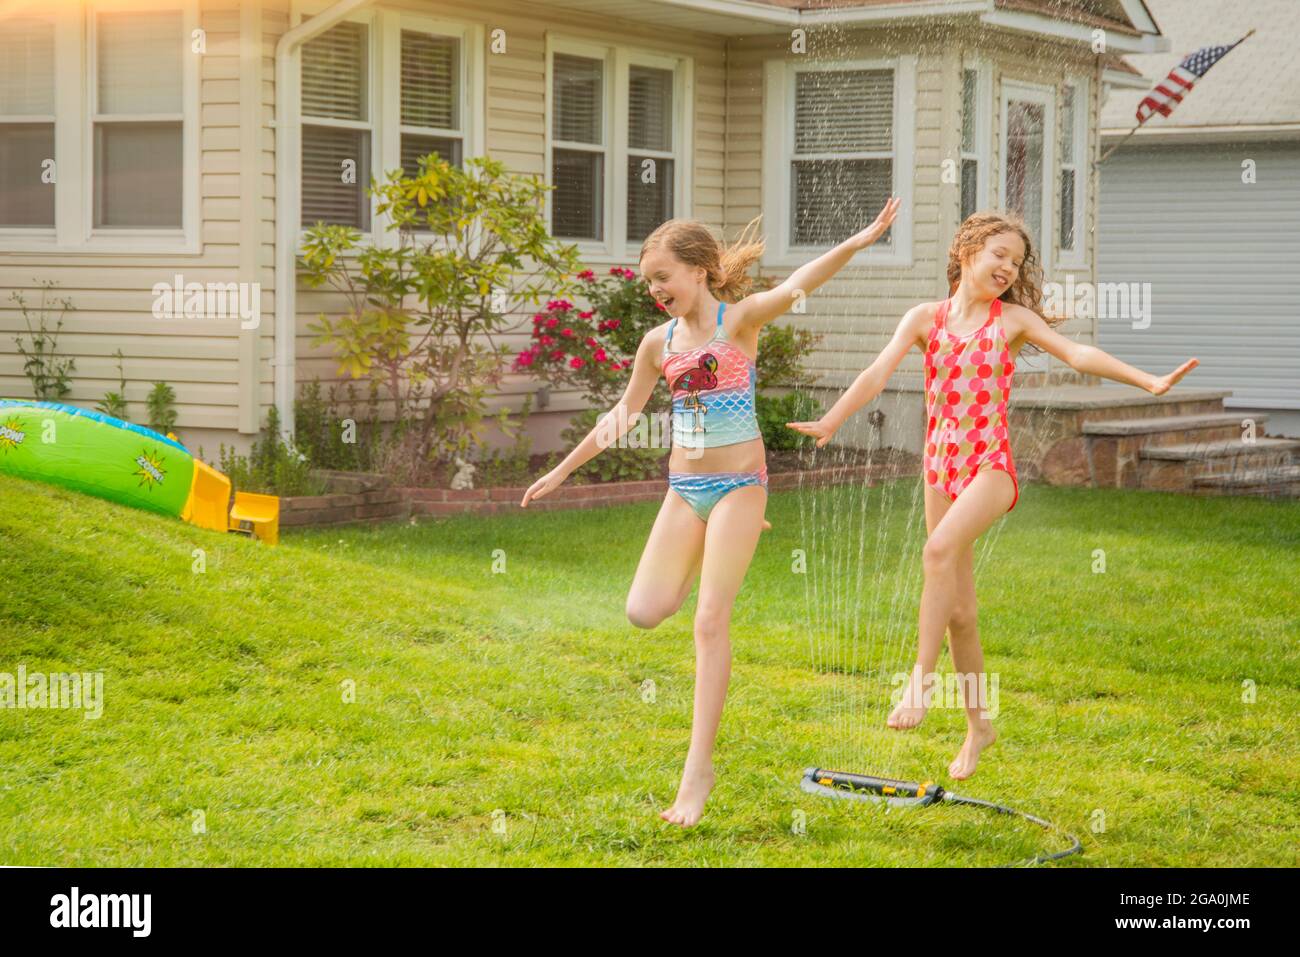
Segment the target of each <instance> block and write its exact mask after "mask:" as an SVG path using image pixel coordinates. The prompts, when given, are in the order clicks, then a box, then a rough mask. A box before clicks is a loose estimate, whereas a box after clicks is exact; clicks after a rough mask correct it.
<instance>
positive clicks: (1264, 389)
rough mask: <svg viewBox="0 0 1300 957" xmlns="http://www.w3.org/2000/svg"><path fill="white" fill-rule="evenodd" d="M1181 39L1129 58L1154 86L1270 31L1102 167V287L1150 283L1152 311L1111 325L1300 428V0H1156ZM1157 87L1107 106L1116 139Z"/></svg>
mask: <svg viewBox="0 0 1300 957" xmlns="http://www.w3.org/2000/svg"><path fill="white" fill-rule="evenodd" d="M1150 7H1151V10H1152V12H1153V13H1154V14H1155V16H1156V17H1157V18H1158V19H1159V21H1160V24H1161V26H1162V28H1164V30H1165V31H1166V34H1167V36H1168V37H1169V39H1170V49H1169V50H1168V51H1167V52H1164V53H1150V54H1139V55H1136V56H1132V57H1130V58H1129V59H1130V61H1131V62H1132V63H1133V65H1134V66H1135V67H1138V68H1139V69H1141V71H1142V72H1143V73H1145V74H1146V75H1147V76H1148V77H1149V78H1150V79H1151V81H1152V84H1154V82H1155V81H1157V80H1159V79H1160V78H1162V77H1164V76H1165V75H1166V74H1167V73H1168V72H1169V70H1170V69H1171V68H1172V67H1173V66H1174V65H1175V64H1177V63H1178V62H1179V60H1181V59H1182V57H1183V56H1185V55H1186V54H1188V53H1191V52H1193V51H1194V50H1198V49H1200V48H1202V47H1206V46H1216V45H1228V44H1231V43H1233V42H1235V41H1236V40H1238V39H1240V38H1241V37H1242V36H1244V35H1245V34H1246V33H1247V32H1249V31H1250V30H1251V29H1256V30H1257V32H1256V33H1255V34H1254V35H1253V36H1252V37H1250V38H1249V39H1248V40H1246V41H1245V43H1243V44H1242V45H1241V46H1240V47H1238V48H1237V49H1235V50H1233V51H1232V52H1230V53H1229V54H1227V56H1225V57H1224V58H1223V59H1221V60H1220V61H1219V62H1217V63H1216V64H1215V65H1214V66H1213V67H1212V68H1211V69H1210V71H1209V72H1208V73H1207V74H1206V75H1205V76H1204V77H1202V78H1201V79H1200V80H1199V81H1197V83H1196V84H1195V86H1194V87H1193V89H1192V91H1191V93H1190V94H1188V96H1187V97H1186V99H1185V100H1184V101H1183V102H1182V103H1180V104H1179V105H1178V106H1177V108H1176V109H1174V111H1173V112H1172V114H1171V115H1170V116H1168V117H1166V116H1161V115H1159V114H1157V115H1155V116H1154V117H1152V118H1151V119H1150V120H1149V121H1147V122H1146V123H1145V124H1143V125H1142V127H1141V128H1140V129H1139V130H1138V132H1137V133H1135V134H1134V135H1133V136H1132V137H1131V138H1129V139H1128V140H1126V141H1123V145H1122V146H1120V147H1119V149H1118V150H1117V151H1116V152H1115V154H1114V155H1113V156H1112V157H1110V158H1109V159H1107V160H1106V162H1105V163H1103V164H1102V166H1101V212H1102V215H1101V234H1100V242H1099V269H1100V278H1101V281H1102V282H1114V283H1132V282H1143V283H1150V284H1151V315H1150V318H1149V321H1148V320H1147V319H1143V321H1142V322H1138V323H1133V322H1125V321H1114V322H1109V321H1106V320H1102V321H1101V322H1100V323H1099V333H1100V345H1101V347H1102V348H1104V349H1106V350H1108V351H1110V352H1113V353H1115V354H1116V355H1118V356H1119V357H1121V358H1123V359H1125V360H1127V361H1129V362H1132V363H1134V364H1137V365H1152V364H1156V363H1157V360H1159V359H1161V358H1163V357H1166V356H1169V355H1195V356H1198V357H1199V358H1200V360H1201V366H1200V368H1198V369H1197V370H1196V374H1195V375H1196V383H1197V385H1199V386H1205V387H1210V388H1222V389H1231V390H1232V392H1233V394H1232V396H1231V397H1230V398H1228V399H1226V400H1225V405H1227V407H1228V408H1230V409H1232V410H1233V411H1240V413H1241V414H1242V415H1243V416H1249V415H1257V414H1258V413H1264V414H1266V415H1267V416H1268V418H1267V428H1268V432H1269V433H1270V434H1273V435H1282V436H1292V437H1300V371H1298V370H1300V67H1298V66H1297V64H1296V59H1295V51H1294V43H1293V40H1294V38H1295V37H1296V36H1297V33H1298V32H1300V4H1296V3H1294V2H1292V0H1255V2H1252V3H1233V2H1230V0H1150ZM1142 96H1143V91H1138V90H1128V89H1125V90H1118V91H1116V92H1115V94H1114V95H1112V96H1111V98H1110V99H1108V100H1107V102H1106V104H1105V106H1104V108H1103V111H1102V140H1103V145H1104V148H1109V145H1110V144H1112V143H1118V142H1120V141H1121V140H1122V139H1123V137H1124V136H1126V135H1127V134H1128V133H1129V131H1130V129H1131V128H1132V127H1133V126H1134V124H1135V123H1136V119H1135V111H1136V107H1137V105H1138V102H1139V100H1140V98H1141V97H1142Z"/></svg>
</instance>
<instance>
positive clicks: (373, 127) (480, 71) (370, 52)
mask: <svg viewBox="0 0 1300 957" xmlns="http://www.w3.org/2000/svg"><path fill="white" fill-rule="evenodd" d="M332 3H333V0H323V2H322V0H308V2H295V3H294V7H293V22H294V25H295V26H296V25H297V24H299V23H301V22H302V21H303V16H304V14H307V15H313V14H318V13H320V12H322V11H324V10H326V9H328V8H329V7H330V6H332ZM344 20H345V21H352V22H356V23H365V24H367V25H368V27H369V33H368V36H369V44H368V47H367V50H366V54H367V60H368V63H369V70H368V74H367V77H366V82H367V84H368V85H369V95H368V102H367V109H366V112H367V115H368V116H369V117H370V120H369V125H368V126H367V124H360V128H368V129H369V130H370V172H371V173H372V174H373V175H374V176H375V177H376V178H378V179H381V180H382V179H383V178H384V176H385V175H386V174H387V173H388V171H389V170H393V169H397V168H398V167H400V166H401V165H402V133H403V131H404V129H409V131H410V132H412V133H416V134H422V133H425V132H427V131H425V130H424V129H423V128H422V127H409V128H404V127H403V126H402V85H401V84H402V31H403V30H414V31H418V32H421V33H431V34H437V35H440V36H450V37H455V38H457V39H459V40H460V44H461V48H460V54H461V56H460V77H459V80H460V121H461V130H460V132H459V133H458V132H456V131H454V130H452V131H446V133H441V132H440V133H437V134H434V135H456V136H460V137H461V142H462V147H461V157H462V159H464V160H468V159H471V158H473V157H475V156H482V155H483V154H484V152H485V148H484V117H485V116H486V110H485V104H486V102H487V101H486V89H487V84H486V77H485V75H484V62H483V54H482V51H483V45H484V32H483V26H482V24H477V23H472V22H469V21H463V20H454V19H449V18H445V17H436V16H427V15H424V14H419V13H411V12H408V11H405V10H397V9H390V8H383V7H371V8H367V9H365V10H363V11H360V12H358V13H356V14H353V15H352V16H348V17H344ZM308 42H311V41H308ZM299 69H300V70H301V56H300V57H299ZM300 76H301V74H300ZM301 88H302V84H301V79H300V80H299V91H301ZM300 95H301V92H300ZM297 113H298V123H299V144H301V142H302V138H301V137H302V126H304V125H307V126H313V125H317V124H318V122H319V125H323V126H330V125H335V124H339V125H346V126H348V127H349V128H354V129H355V128H358V127H357V125H356V124H355V122H354V121H347V120H340V121H331V120H328V118H325V119H322V118H320V117H314V116H313V117H308V116H307V115H306V114H305V113H303V112H302V103H301V101H299V103H298V109H297ZM298 163H299V166H300V167H301V164H302V157H301V155H299V157H298ZM369 200H370V229H369V230H365V231H363V232H362V233H361V240H360V244H361V245H363V246H364V245H375V244H378V245H380V246H395V245H396V244H397V242H398V237H397V236H395V235H394V234H393V233H392V231H391V230H389V229H388V217H386V216H382V215H380V213H379V211H378V208H377V207H378V203H377V202H376V201H375V199H374V197H373V196H372V197H369ZM293 215H294V216H296V217H297V221H298V248H299V252H301V251H302V243H303V241H304V239H305V238H306V235H307V228H306V227H304V226H302V197H301V195H300V196H299V197H298V208H297V209H296V210H294V211H293ZM416 235H417V236H420V237H428V236H429V235H430V234H429V233H427V232H417V233H416Z"/></svg>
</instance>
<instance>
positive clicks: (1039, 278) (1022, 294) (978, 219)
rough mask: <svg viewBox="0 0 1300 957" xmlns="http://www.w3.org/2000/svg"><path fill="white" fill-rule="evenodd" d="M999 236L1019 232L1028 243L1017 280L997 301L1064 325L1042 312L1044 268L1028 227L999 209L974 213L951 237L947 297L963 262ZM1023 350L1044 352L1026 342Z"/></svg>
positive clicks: (1025, 242) (1047, 321) (1060, 319)
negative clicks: (1022, 307) (999, 300)
mask: <svg viewBox="0 0 1300 957" xmlns="http://www.w3.org/2000/svg"><path fill="white" fill-rule="evenodd" d="M1000 233H1016V234H1017V235H1018V236H1020V239H1021V241H1022V242H1023V243H1024V244H1025V258H1024V260H1023V262H1021V264H1020V272H1019V273H1018V274H1017V275H1016V281H1015V282H1013V283H1012V284H1011V285H1010V286H1008V287H1007V289H1006V291H1005V292H1004V293H1002V295H1000V296H998V298H999V299H1001V300H1002V301H1003V302H1010V303H1014V304H1015V305H1017V306H1024V307H1025V308H1026V309H1028V310H1030V311H1031V312H1034V313H1036V314H1037V315H1038V316H1039V317H1040V318H1042V320H1043V321H1044V322H1046V323H1047V324H1048V325H1049V326H1059V325H1060V324H1061V323H1063V322H1065V320H1066V316H1063V315H1061V316H1057V315H1050V316H1049V315H1048V314H1047V313H1045V312H1044V311H1043V269H1042V266H1041V265H1039V262H1038V254H1037V253H1036V252H1034V242H1033V240H1032V239H1030V237H1029V229H1028V228H1027V227H1026V226H1025V223H1024V220H1022V219H1021V218H1020V217H1019V216H1015V215H1013V214H1011V213H1003V212H999V211H997V210H987V211H985V212H980V213H971V215H969V216H967V217H966V221H965V222H963V223H962V224H961V225H960V226H958V227H957V233H956V235H954V236H953V237H952V245H950V246H949V247H948V295H952V294H953V293H954V292H956V291H957V285H958V283H960V282H961V265H962V262H963V261H964V260H965V259H967V258H969V257H972V256H974V255H975V254H976V253H978V252H979V251H980V250H981V249H983V248H984V244H985V243H986V242H988V240H989V239H991V238H992V237H994V236H997V235H998V234H1000ZM1021 351H1022V352H1024V353H1025V354H1033V353H1036V352H1041V351H1042V350H1041V349H1039V348H1038V347H1037V346H1035V345H1033V344H1032V343H1026V344H1025V345H1024V347H1023V348H1022V350H1021Z"/></svg>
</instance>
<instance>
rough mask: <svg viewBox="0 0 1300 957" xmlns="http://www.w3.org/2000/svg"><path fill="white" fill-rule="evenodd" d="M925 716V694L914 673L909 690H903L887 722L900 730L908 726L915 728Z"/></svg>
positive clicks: (909, 683)
mask: <svg viewBox="0 0 1300 957" xmlns="http://www.w3.org/2000/svg"><path fill="white" fill-rule="evenodd" d="M924 717H925V694H924V692H923V691H922V689H921V682H920V680H919V679H918V678H917V676H916V674H915V673H913V675H912V677H911V678H910V679H909V681H908V685H907V690H906V691H904V692H903V697H902V699H901V700H900V701H899V702H898V704H897V705H895V707H894V710H893V711H891V712H890V713H889V717H888V718H886V719H885V724H887V725H889V727H891V728H895V729H897V730H899V731H904V730H906V729H907V728H915V727H916V726H917V725H918V724H920V723H921V719H923V718H924Z"/></svg>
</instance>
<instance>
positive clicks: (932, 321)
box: [787, 213, 1197, 780]
mask: <svg viewBox="0 0 1300 957" xmlns="http://www.w3.org/2000/svg"><path fill="white" fill-rule="evenodd" d="M1041 282H1042V280H1041V273H1040V271H1039V267H1038V265H1037V261H1036V259H1035V257H1034V248H1033V243H1032V242H1031V240H1030V236H1029V232H1028V230H1027V229H1026V228H1025V226H1024V224H1023V223H1022V222H1021V221H1020V220H1019V219H1017V218H1014V217H1012V216H1007V215H1004V214H1002V213H976V214H975V215H973V216H971V217H970V218H968V219H967V220H966V221H965V222H964V223H962V224H961V227H960V228H959V229H958V230H957V235H956V236H955V237H954V238H953V241H952V245H951V247H949V250H948V284H949V288H950V289H951V290H952V292H951V295H950V296H949V298H947V299H945V300H944V301H942V302H924V303H921V304H920V305H919V306H914V307H913V308H912V309H909V310H908V312H907V314H906V315H905V316H903V319H902V321H901V322H900V323H899V324H898V329H897V330H896V331H895V332H894V336H893V338H892V339H891V340H890V342H889V344H888V345H887V346H885V348H884V351H882V352H881V353H880V355H879V356H877V357H876V361H875V362H873V363H872V364H871V366H870V367H869V368H867V369H866V370H864V371H863V372H862V373H861V374H860V375H859V376H858V378H857V379H856V380H855V381H854V383H853V385H852V386H850V387H849V389H848V391H846V392H845V393H844V394H843V395H842V396H840V398H839V400H838V401H837V402H836V403H835V405H834V406H833V407H832V408H831V409H830V411H828V412H827V413H826V414H825V415H824V416H823V417H822V418H821V419H820V420H818V421H816V422H790V423H787V424H788V425H789V426H790V428H792V429H795V430H796V431H799V432H802V433H804V434H805V435H811V436H814V437H815V438H816V439H817V445H818V446H819V447H820V446H822V445H825V444H826V443H827V442H829V441H830V439H831V436H833V435H834V434H835V432H836V430H838V429H839V428H840V426H842V425H843V424H844V422H845V421H846V420H847V419H848V418H849V416H851V415H852V414H853V413H854V412H856V411H858V409H860V408H862V407H863V406H864V405H866V404H867V403H868V402H870V401H871V400H872V399H874V398H875V397H876V396H877V395H879V394H880V392H881V390H883V389H884V387H885V383H886V382H887V381H888V380H889V377H890V376H891V375H892V374H893V372H894V370H895V369H897V368H898V365H899V363H900V362H902V360H903V357H904V356H905V355H906V354H907V352H908V351H909V350H910V349H911V348H912V347H913V346H915V347H917V348H918V349H920V350H921V351H922V352H923V354H924V355H925V396H926V434H925V454H924V456H923V458H922V461H923V465H922V469H923V471H924V476H923V481H924V485H925V524H926V528H927V530H928V532H929V537H928V538H927V539H926V542H925V551H924V552H923V554H922V561H923V564H924V567H925V587H924V589H923V590H922V592H921V614H920V618H919V621H918V626H917V631H918V639H917V650H916V664H915V665H914V667H913V669H912V672H911V675H910V677H909V678H908V680H907V682H906V685H905V687H903V689H902V694H901V696H899V698H898V701H897V706H896V707H895V708H894V710H893V711H892V712H891V713H890V715H889V719H888V721H887V722H886V723H887V724H888V725H889V727H891V728H914V727H916V726H917V725H918V724H920V723H921V720H922V718H924V717H925V711H926V707H927V704H928V703H929V702H930V699H931V696H932V695H933V693H934V690H935V688H936V687H938V688H940V689H942V687H943V684H942V682H941V681H939V676H937V675H936V674H935V673H934V669H935V665H936V664H937V663H938V660H939V653H940V651H942V650H943V640H944V635H945V633H946V634H947V635H948V637H949V639H950V641H951V651H952V663H953V669H954V670H955V671H956V672H957V673H958V676H959V679H960V681H959V683H960V684H962V686H963V689H964V690H963V699H964V705H965V708H966V740H965V742H963V744H962V747H961V751H959V752H958V754H957V756H956V757H955V758H954V759H953V760H952V763H951V764H949V765H948V773H949V774H950V775H951V776H952V777H953V778H956V779H958V780H961V779H963V778H968V777H970V776H971V775H972V774H973V773H974V772H975V765H976V763H977V762H978V761H979V756H980V752H981V751H983V750H984V749H985V748H987V747H988V746H989V745H991V744H992V743H993V741H994V740H995V738H996V734H995V733H994V731H993V723H992V721H991V720H990V717H991V711H990V709H989V708H988V702H986V701H985V700H983V691H984V689H985V688H986V687H987V681H986V678H985V675H984V674H983V671H984V652H983V650H982V649H981V647H980V641H979V630H978V627H977V614H976V601H975V540H976V539H978V538H979V537H980V536H981V535H982V534H984V532H985V531H986V530H987V529H988V528H989V527H990V526H992V524H993V523H994V522H995V521H997V520H998V519H999V518H1001V517H1002V516H1003V515H1005V514H1006V513H1007V512H1009V511H1010V510H1011V509H1012V508H1013V507H1014V506H1015V504H1016V502H1017V501H1018V500H1019V498H1020V483H1019V481H1018V480H1017V478H1016V467H1015V462H1014V460H1013V459H1012V457H1011V443H1010V436H1009V435H1008V432H1007V407H1008V404H1009V402H1010V398H1011V378H1012V374H1013V372H1014V371H1015V362H1016V355H1017V354H1018V353H1019V351H1020V350H1021V349H1022V348H1024V347H1025V346H1031V347H1034V348H1036V349H1042V350H1044V351H1046V352H1048V353H1050V354H1051V355H1053V356H1056V358H1058V359H1060V360H1061V361H1062V362H1065V363H1066V364H1068V365H1069V366H1070V367H1071V368H1073V369H1075V370H1077V371H1079V372H1082V373H1084V374H1086V375H1094V376H1102V377H1104V378H1107V379H1114V380H1115V381H1116V382H1123V383H1126V384H1128V385H1133V386H1137V387H1138V388H1139V389H1145V390H1146V391H1148V392H1150V393H1151V394H1153V395H1162V394H1163V393H1165V392H1168V391H1169V389H1170V388H1171V387H1172V386H1173V385H1174V383H1176V382H1178V380H1179V379H1181V378H1182V377H1183V376H1185V375H1186V374H1187V373H1188V372H1190V371H1191V370H1192V369H1194V368H1195V367H1196V365H1197V360H1195V359H1188V360H1187V361H1186V362H1184V363H1183V364H1182V365H1181V366H1179V367H1178V368H1177V369H1175V370H1174V371H1173V372H1171V373H1169V374H1168V375H1165V376H1155V375H1152V374H1151V373H1148V372H1143V371H1142V370H1141V369H1135V368H1134V367H1133V366H1131V365H1128V364H1127V363H1124V362H1121V361H1120V360H1119V359H1116V358H1115V357H1114V356H1111V355H1108V354H1107V353H1105V352H1102V351H1101V350H1100V349H1098V348H1096V347H1095V346H1090V345H1085V344H1083V343H1079V342H1075V341H1073V340H1072V339H1067V338H1066V337H1065V336H1063V335H1061V334H1060V333H1058V332H1056V331H1055V330H1054V329H1053V328H1052V326H1053V325H1055V324H1056V323H1058V322H1059V321H1060V320H1057V319H1052V320H1048V319H1045V318H1044V317H1043V315H1042V313H1041V312H1040V311H1039V310H1040V308H1041V307H1040V305H1039V304H1040V303H1041V302H1042V298H1043V296H1042V285H1041Z"/></svg>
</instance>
